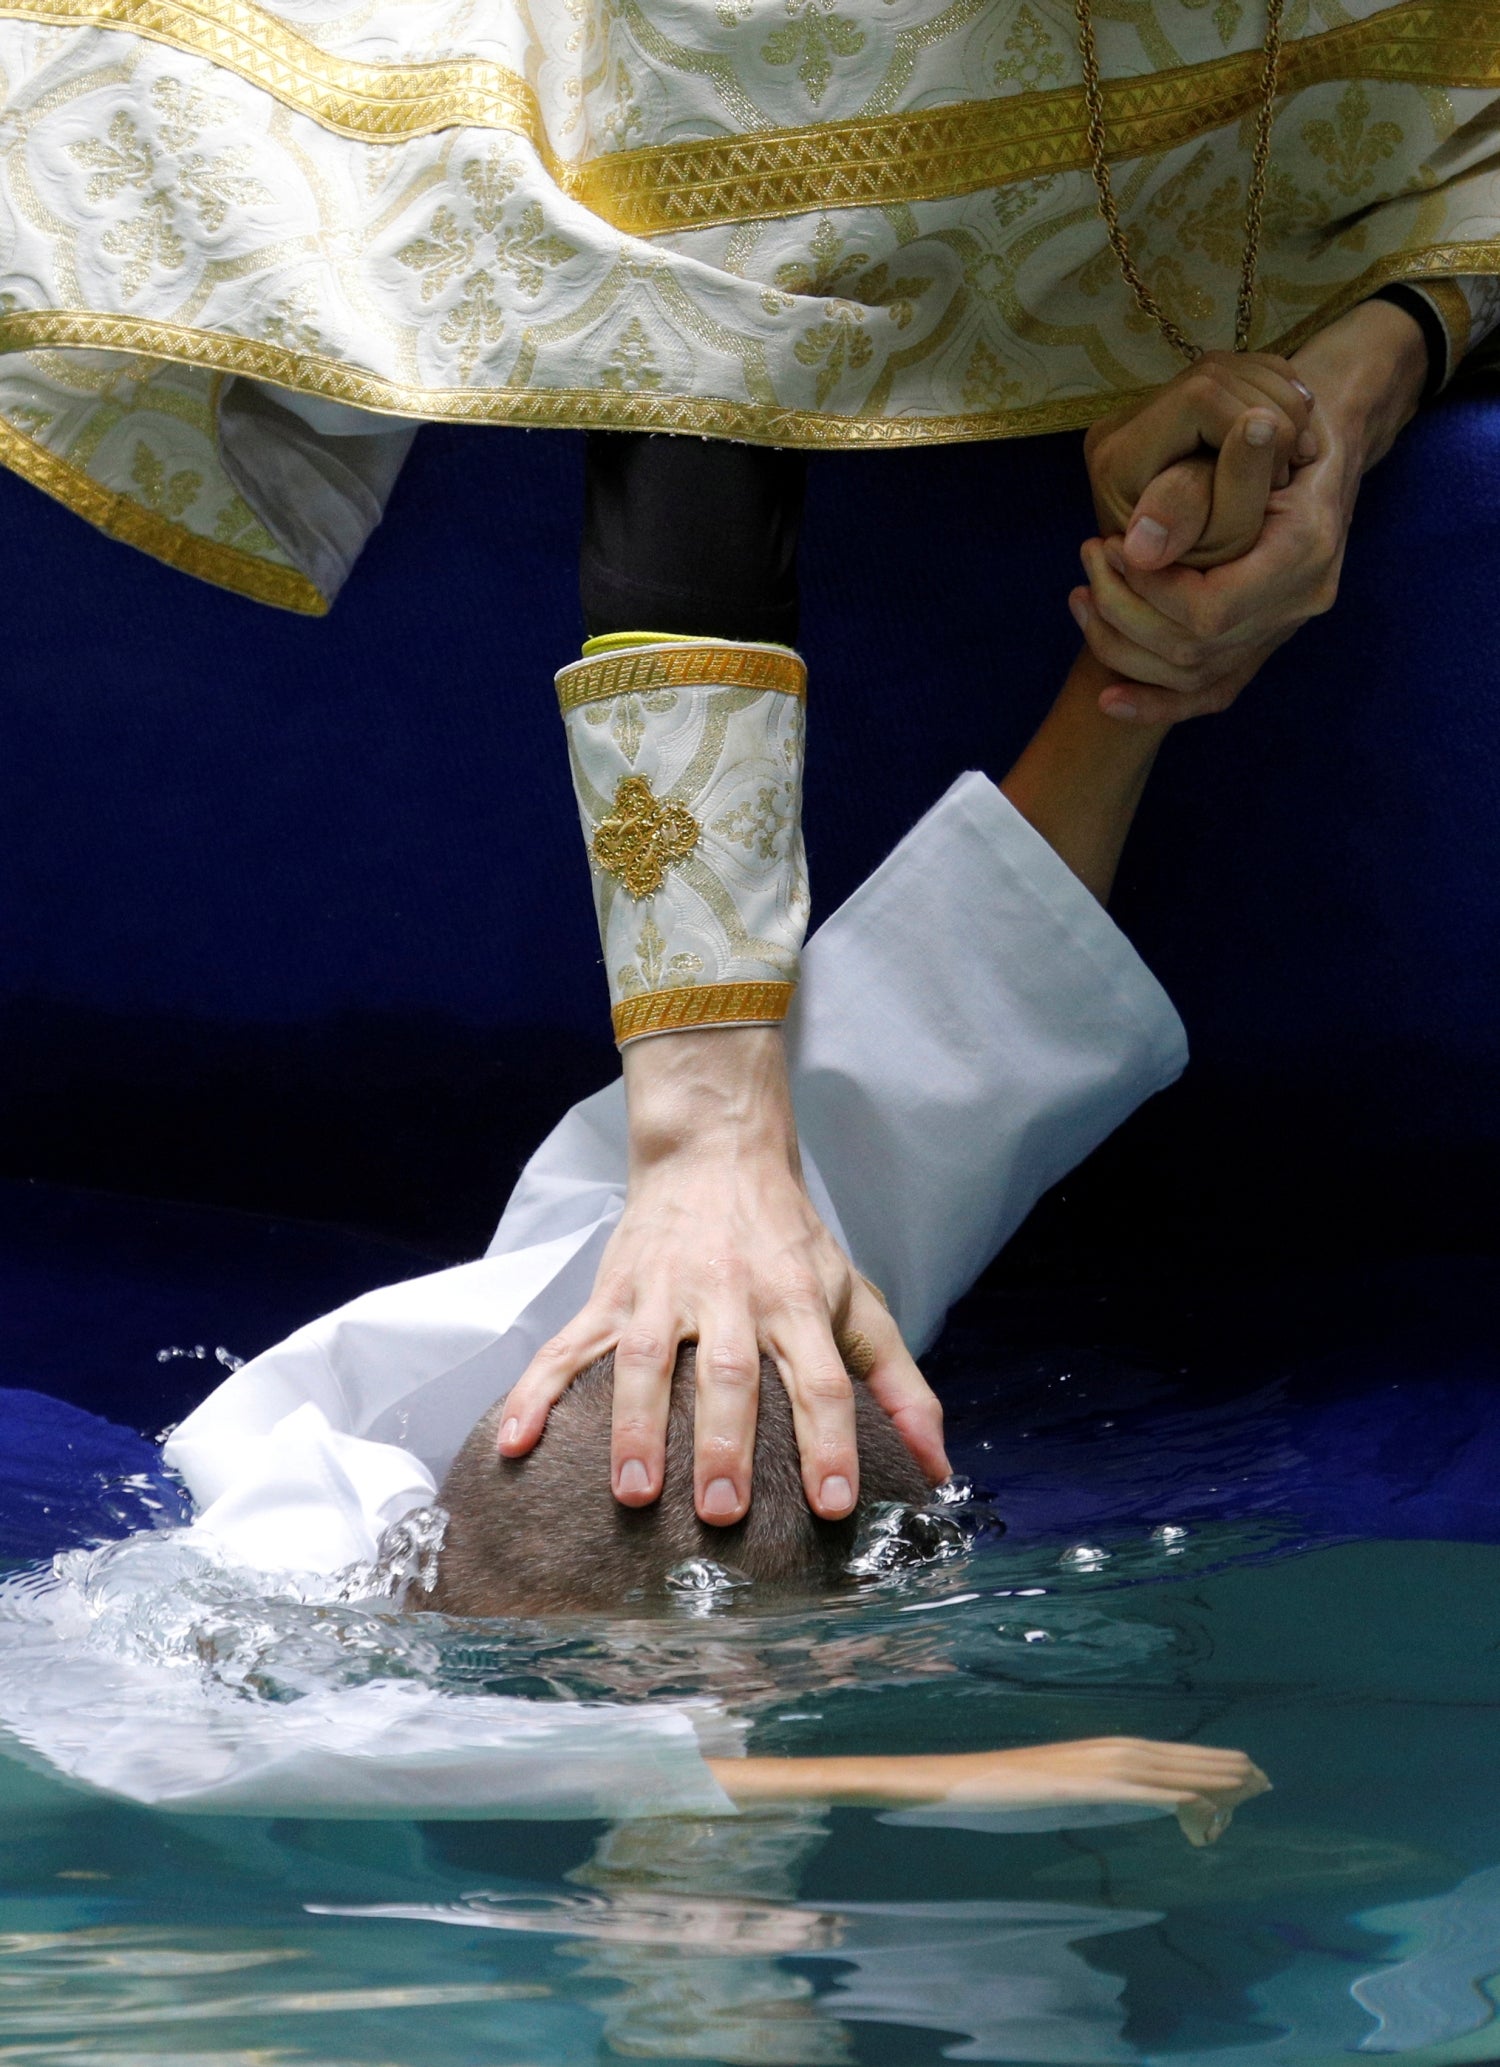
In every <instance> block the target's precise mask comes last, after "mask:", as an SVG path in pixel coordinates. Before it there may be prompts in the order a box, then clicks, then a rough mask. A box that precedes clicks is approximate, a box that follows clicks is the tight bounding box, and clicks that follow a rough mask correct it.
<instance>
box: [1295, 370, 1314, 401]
mask: <svg viewBox="0 0 1500 2067" xmlns="http://www.w3.org/2000/svg"><path fill="white" fill-rule="evenodd" d="M1292 386H1293V387H1294V388H1295V389H1296V390H1297V393H1298V394H1299V395H1300V396H1301V397H1302V399H1303V401H1304V402H1305V403H1306V404H1307V406H1308V408H1309V409H1316V408H1317V406H1318V398H1317V396H1316V395H1315V394H1314V393H1313V391H1312V389H1311V388H1310V387H1308V386H1307V384H1306V382H1305V381H1300V380H1298V378H1297V376H1296V374H1295V373H1294V374H1293V375H1292Z"/></svg>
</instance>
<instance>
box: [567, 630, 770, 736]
mask: <svg viewBox="0 0 1500 2067" xmlns="http://www.w3.org/2000/svg"><path fill="white" fill-rule="evenodd" d="M653 689H756V690H766V689H772V690H776V691H778V692H779V693H780V694H781V695H783V696H796V697H800V698H803V699H805V698H806V696H807V669H806V667H805V666H804V665H803V663H802V661H801V660H800V659H799V658H798V656H797V655H796V654H795V653H793V652H791V651H790V650H789V648H787V647H785V646H735V645H730V644H728V643H727V642H726V641H723V640H706V641H703V642H702V643H694V644H691V645H672V646H638V647H635V648H630V649H627V650H626V651H624V652H616V653H601V654H599V655H597V656H596V657H595V658H593V659H591V660H575V661H574V662H573V663H572V664H571V665H570V666H568V667H565V668H564V669H563V670H562V672H561V673H560V674H559V675H558V677H557V701H558V706H559V708H560V709H561V711H562V713H563V715H564V716H565V717H566V715H567V714H568V712H569V711H574V710H577V709H578V707H579V705H580V704H584V703H601V702H603V701H604V700H605V699H606V698H607V697H611V696H640V695H642V694H645V693H647V692H649V691H651V690H653Z"/></svg>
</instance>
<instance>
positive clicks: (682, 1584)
mask: <svg viewBox="0 0 1500 2067" xmlns="http://www.w3.org/2000/svg"><path fill="white" fill-rule="evenodd" d="M664 1583H665V1585H666V1589H667V1591H668V1593H675V1594H686V1595H689V1596H691V1595H694V1594H705V1593H733V1592H734V1590H735V1588H736V1587H738V1586H749V1585H750V1584H751V1583H752V1582H751V1580H750V1579H749V1577H748V1576H747V1575H746V1574H745V1573H744V1572H741V1571H737V1570H736V1569H735V1567H734V1566H733V1565H719V1564H715V1563H714V1560H713V1559H712V1558H711V1557H690V1558H685V1559H684V1560H683V1562H682V1563H681V1564H680V1565H673V1567H672V1569H671V1571H670V1572H668V1574H667V1576H666V1580H665V1582H664Z"/></svg>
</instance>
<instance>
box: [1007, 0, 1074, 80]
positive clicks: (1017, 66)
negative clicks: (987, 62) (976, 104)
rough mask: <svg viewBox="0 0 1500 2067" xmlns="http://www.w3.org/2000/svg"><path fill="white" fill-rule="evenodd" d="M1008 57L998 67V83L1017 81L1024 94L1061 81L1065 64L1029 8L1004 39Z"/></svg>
mask: <svg viewBox="0 0 1500 2067" xmlns="http://www.w3.org/2000/svg"><path fill="white" fill-rule="evenodd" d="M1005 47H1006V49H1007V50H1008V51H1009V52H1010V56H1009V57H1002V58H1001V59H1000V60H999V61H998V62H997V64H996V66H995V84H996V85H997V86H999V85H1002V84H1003V83H1004V81H1005V80H1007V79H1014V80H1015V81H1016V83H1017V84H1018V85H1019V86H1020V88H1021V91H1022V92H1023V93H1034V92H1035V91H1036V89H1037V87H1039V86H1043V85H1045V84H1046V82H1047V81H1048V80H1049V79H1060V78H1061V77H1062V72H1063V61H1062V58H1061V56H1060V55H1059V53H1058V52H1057V51H1056V50H1054V49H1053V47H1052V38H1051V36H1050V35H1049V34H1048V32H1047V30H1046V28H1045V27H1044V25H1043V24H1042V22H1041V21H1039V20H1038V18H1037V16H1036V15H1035V14H1033V13H1032V11H1031V9H1030V8H1029V7H1023V8H1022V9H1021V11H1020V13H1019V14H1018V15H1017V16H1016V18H1015V20H1014V21H1013V22H1012V24H1011V28H1010V34H1009V35H1008V36H1007V37H1006V39H1005Z"/></svg>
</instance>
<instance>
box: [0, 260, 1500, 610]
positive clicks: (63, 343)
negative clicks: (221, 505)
mask: <svg viewBox="0 0 1500 2067" xmlns="http://www.w3.org/2000/svg"><path fill="white" fill-rule="evenodd" d="M1464 273H1488V274H1494V273H1500V237H1493V238H1485V239H1481V240H1477V241H1473V242H1464V243H1453V244H1436V245H1431V246H1428V247H1425V248H1423V249H1419V250H1415V251H1404V252H1396V253H1393V254H1392V255H1391V256H1390V257H1388V258H1383V259H1379V260H1377V261H1376V262H1375V263H1374V264H1373V265H1371V266H1369V267H1367V268H1366V269H1365V271H1364V272H1363V273H1361V274H1360V275H1359V276H1358V278H1356V279H1354V280H1350V281H1347V282H1346V283H1345V285H1344V286H1343V287H1341V288H1339V289H1338V290H1337V291H1336V292H1334V293H1332V294H1330V295H1329V297H1328V299H1327V300H1326V301H1325V302H1323V303H1322V304H1321V306H1319V307H1318V308H1316V309H1314V310H1313V311H1312V312H1311V313H1310V314H1308V315H1306V316H1304V317H1303V318H1302V320H1301V321H1300V322H1299V323H1297V324H1295V325H1294V326H1293V327H1292V329H1290V330H1288V331H1286V332H1284V333H1283V334H1282V335H1281V336H1280V337H1278V338H1274V339H1269V340H1266V341H1265V342H1264V343H1263V344H1262V345H1261V346H1260V347H1259V349H1262V350H1265V351H1275V352H1294V351H1296V350H1297V349H1298V347H1299V346H1301V345H1303V344H1305V343H1306V342H1307V340H1308V339H1309V338H1310V337H1312V336H1313V335H1314V334H1315V333H1316V332H1317V331H1319V330H1322V329H1324V328H1325V327H1326V326H1327V325H1328V324H1329V323H1331V322H1332V321H1333V320H1334V318H1335V317H1337V316H1341V315H1343V314H1344V312H1345V311H1346V310H1348V309H1351V308H1353V307H1355V306H1356V304H1357V303H1359V302H1362V301H1364V300H1366V299H1367V297H1368V296H1370V295H1371V294H1373V293H1374V292H1375V290H1376V289H1377V288H1378V287H1384V286H1385V285H1386V284H1387V282H1389V281H1392V280H1412V281H1426V280H1432V281H1442V280H1445V279H1451V278H1454V277H1455V276H1457V275H1460V274H1464ZM48 345H50V346H54V347H57V348H67V347H69V346H87V347H88V348H89V349H93V350H107V351H119V352H130V353H133V354H135V355H136V356H137V357H141V358H155V359H164V360H169V361H171V362H173V363H174V364H179V365H186V366H196V367H198V368H199V369H200V370H204V371H215V372H229V373H243V374H245V375H247V376H248V377H250V378H252V379H259V380H267V381H269V382H271V383H272V385H274V386H279V387H285V388H291V389H293V390H294V391H295V392H297V393H299V394H306V395H324V396H327V397H328V398H329V399H330V400H332V401H342V402H355V403H357V404H359V406H361V407H362V408H366V409H373V410H377V411H381V412H384V413H386V414H389V415H397V416H421V417H427V418H430V419H433V420H449V421H453V422H467V423H490V424H515V425H522V426H526V427H528V428H549V429H554V430H588V429H595V428H597V429H601V430H622V431H628V430H649V431H663V432H676V433H679V434H684V435H686V434H692V435H694V436H698V437H725V438H735V439H738V440H739V441H740V442H741V443H744V444H752V445H754V444H766V445H798V446H802V447H804V448H810V449H817V448H820V447H821V448H826V449H830V450H845V451H858V450H868V449H870V448H877V447H882V446H884V447H888V448H891V449H896V448H899V447H903V446H913V445H948V444H976V443H979V442H981V441H983V440H985V439H988V438H1018V437H1032V436H1039V435H1041V434H1043V433H1046V432H1049V431H1069V430H1081V429H1083V428H1084V426H1085V425H1087V424H1090V423H1092V422H1093V421H1094V419H1095V418H1096V417H1099V416H1103V415H1105V414H1107V413H1108V412H1110V411H1112V410H1116V409H1123V408H1126V407H1128V406H1129V404H1130V403H1132V402H1135V401H1138V400H1141V399H1142V398H1143V397H1145V396H1146V395H1148V394H1152V393H1154V392H1155V384H1153V385H1152V386H1143V387H1140V388H1135V389H1115V390H1111V391H1109V392H1108V393H1104V394H1094V395H1076V396H1070V397H1068V398H1067V399H1065V400H1063V401H1058V402H1042V403H1037V404H1035V405H1034V406H1032V407H1030V408H1027V409H1015V410H1011V411H1009V412H1002V413H997V414H994V415H977V414H972V413H968V412H966V413H965V414H963V415H961V416H928V417H917V416H904V417H850V416H830V415H824V414H822V413H820V412H818V411H815V410H790V409H789V410H779V409H767V408H765V407H763V406H761V405H758V404H755V403H744V402H730V401H726V400H713V399H710V400H706V401H705V400H696V399H693V398H690V397H682V398H679V399H676V400H673V399H672V398H668V397H660V396H651V395H640V394H636V395H630V394H626V393H623V392H617V391H615V390H613V389H609V390H602V389H601V390H597V391H596V390H593V389H563V390H552V391H542V392H536V391H530V390H526V391H520V390H514V389H504V388H500V389H493V388H492V389H488V390H474V389H464V388H416V387H403V386H400V385H398V384H397V383H395V382H393V381H386V380H382V379H380V378H378V377H377V376H375V375H373V374H364V373H358V372H355V371H352V370H351V369H350V368H348V367H344V366H340V365H339V364H337V362H336V361H333V360H329V359H322V358H319V357H318V356H316V355H315V354H312V353H299V352H290V351H286V350H284V349H283V348H282V347H281V346H279V345H267V344H263V343H260V342H258V341H257V340H255V339H252V338H238V337H223V336H220V335H218V334H217V333H215V332H212V331H205V330H192V329H189V328H188V327H187V326H186V325H183V324H166V323H145V322H141V321H138V320H135V319H132V318H129V317H123V316H95V315H90V314H87V313H83V312H79V311H70V310H63V311H46V310H42V311H30V312H25V311H21V312H16V313H12V314H10V315H7V316H0V354H3V353H6V352H13V351H25V350H28V349H30V348H32V347H35V346H48ZM0 466H5V467H7V468H8V469H9V470H10V471H11V472H12V473H15V474H19V475H20V476H21V477H22V479H23V480H27V481H30V482H32V483H33V484H34V485H35V486H36V487H38V488H40V489H41V490H42V491H43V493H44V494H47V495H50V496H52V497H53V499H54V500H55V501H57V502H60V503H63V504H64V505H66V507H67V508H69V509H71V510H73V511H74V512H75V513H76V514H77V515H78V516H81V517H82V518H84V520H85V521H86V522H88V523H90V524H93V525H94V526H95V527H96V528H97V529H98V530H101V531H104V532H107V533H108V534H109V536H111V537H113V538H119V539H121V540H123V541H124V542H125V543H126V544H129V545H135V546H139V547H140V549H141V550H142V551H143V552H146V553H149V554H151V556H152V557H153V558H154V559H158V560H163V561H165V562H166V563H167V565H168V566H172V567H178V568H180V569H182V570H183V572H185V573H188V574H192V575H195V576H197V577H198V579H200V580H202V581H209V582H213V583H215V584H216V585H217V586H218V587H220V588H225V589H229V590H231V591H233V592H234V593H235V594H237V595H242V596H249V597H251V598H253V599H254V600H255V601H256V602H261V603H269V604H271V605H273V606H274V607H276V608H278V609H282V610H292V611H296V612H298V613H300V614H302V615H304V616H309V617H321V616H323V615H324V614H325V613H326V612H327V610H328V608H329V603H328V599H327V597H326V596H324V595H322V594H321V592H320V591H319V590H317V589H316V588H314V586H313V584H312V583H311V582H310V581H308V580H307V578H306V577H305V576H304V575H301V574H299V573H297V572H296V571H295V569H291V568H286V567H276V566H272V565H269V564H268V563H267V562H266V561H264V560H258V559H257V558H256V557H255V556H254V555H253V554H251V553H245V552H243V551H241V550H240V549H239V548H238V547H234V546H224V545H218V544H216V543H214V542H213V541H211V540H209V539H205V538H200V537H198V536H197V535H196V534H194V533H190V532H187V531H184V530H182V529H181V528H180V527H179V526H177V525H174V524H172V523H170V522H169V521H168V520H167V519H166V518H165V517H161V516H158V515H157V514H156V513H155V512H154V511H151V510H146V509H143V508H142V506H141V505H140V504H139V503H137V502H134V501H132V500H131V498H130V497H129V496H124V495H119V494H116V493H115V492H113V491H112V490H110V489H106V488H103V487H101V486H100V485H99V483H98V482H96V481H94V480H93V479H92V478H91V477H90V476H89V475H88V474H86V473H85V472H84V471H83V470H82V469H81V468H79V467H74V466H72V465H70V464H69V463H68V462H67V461H66V460H62V459H59V458H58V457H57V455H56V454H54V453H50V452H48V451H47V450H46V449H45V448H44V447H43V446H40V445H38V444H37V443H36V442H35V441H34V440H33V439H31V438H28V437H26V436H25V435H24V434H23V433H22V432H20V431H17V430H15V429H14V428H13V427H12V426H11V425H9V424H6V423H5V422H4V421H3V420H0Z"/></svg>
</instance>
